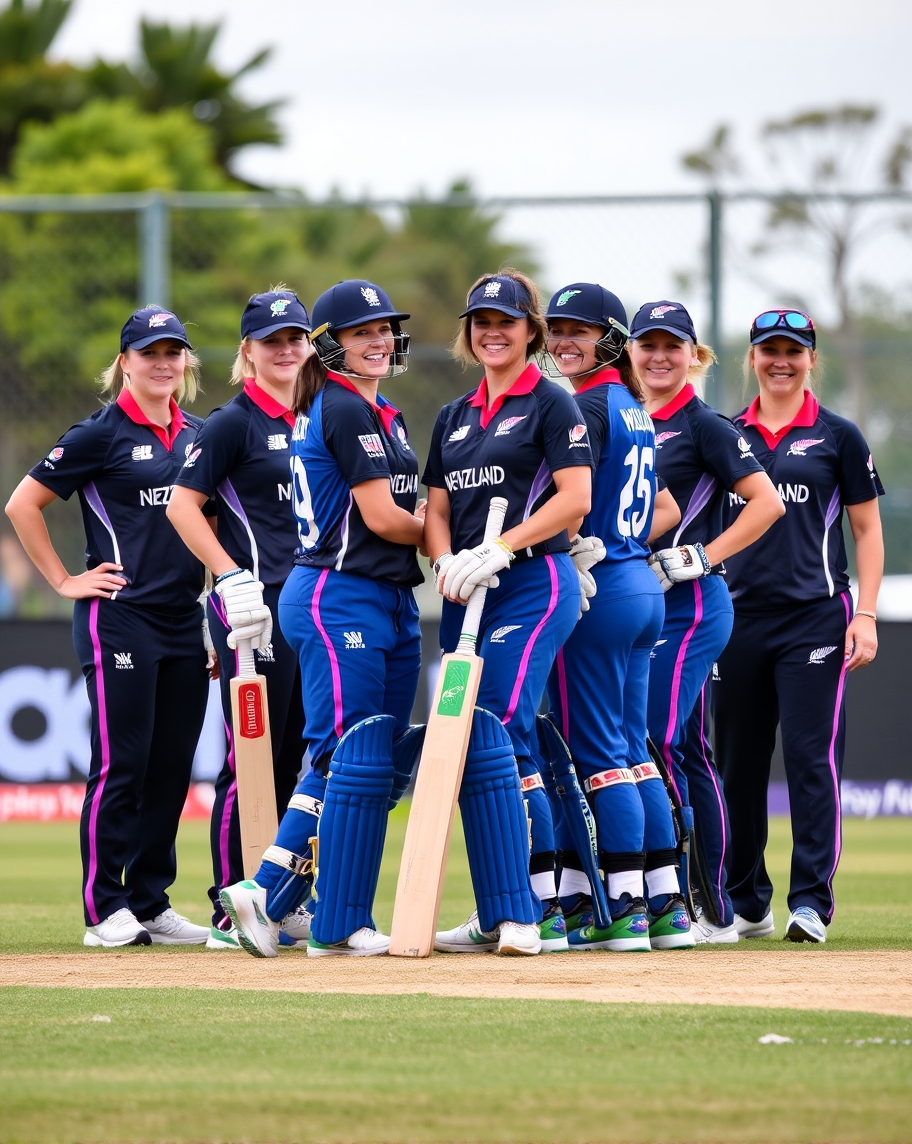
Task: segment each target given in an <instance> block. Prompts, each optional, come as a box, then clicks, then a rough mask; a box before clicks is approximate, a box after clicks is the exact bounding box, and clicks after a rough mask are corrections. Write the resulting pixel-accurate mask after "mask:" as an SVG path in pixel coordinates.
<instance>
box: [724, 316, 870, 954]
mask: <svg viewBox="0 0 912 1144" xmlns="http://www.w3.org/2000/svg"><path fill="white" fill-rule="evenodd" d="M750 342H751V348H750V353H749V357H748V363H749V367H750V369H752V370H753V373H754V375H755V377H756V379H757V383H758V385H759V389H760V392H759V396H758V397H756V398H755V400H754V401H753V402H752V403H751V404H750V405H749V406H748V407H747V409H745V410H744V411H743V412H741V413H739V414H738V416H737V417H736V418H735V425H736V426H737V428H738V429H739V430H740V432H741V433H742V434H743V435H744V437H745V439H746V440H747V441H748V442H749V443H750V445H751V448H752V451H753V452H754V454H755V455H756V456H757V459H758V460H759V461H760V462H761V463H762V465H763V467H764V468H765V469H766V471H767V472H768V473H769V475H770V477H771V479H772V481H773V483H774V485H775V486H776V488H777V489H778V492H779V495H780V497H781V498H782V500H783V501H784V502H785V505H786V509H787V511H786V513H785V516H784V518H783V519H782V520H779V521H777V522H776V523H775V524H774V525H773V527H772V528H771V529H770V530H769V532H767V533H766V534H765V535H764V536H762V537H760V539H759V540H757V541H756V543H754V544H753V545H751V547H750V548H748V549H746V550H744V551H742V552H739V553H738V554H737V556H735V557H733V558H731V559H729V560H728V581H729V587H730V590H731V594H732V599H733V601H734V608H735V621H734V629H733V631H732V637H731V639H730V641H729V643H728V647H727V648H726V649H725V651H724V652H723V653H722V655H721V656H720V658H719V665H718V677H719V678H718V680H717V681H716V680H714V682H713V685H712V686H713V692H714V713H715V726H716V750H717V756H718V759H719V769H720V771H721V773H722V777H723V779H724V781H725V793H726V796H727V799H728V808H729V814H730V816H731V826H732V846H731V866H730V871H729V879H728V886H729V892H730V893H731V897H732V902H733V904H734V907H735V910H736V911H737V915H738V917H737V919H736V921H737V923H738V927H739V930H740V932H741V933H742V934H743V935H745V936H748V937H752V936H756V937H765V936H768V935H769V934H772V933H773V932H774V929H775V927H774V922H773V915H772V912H771V910H770V908H769V907H770V899H771V896H772V891H773V887H772V884H771V882H770V879H769V875H768V873H767V870H766V865H765V863H764V858H763V852H764V849H765V847H766V838H767V810H766V794H767V784H768V782H769V772H770V759H771V756H772V753H773V747H774V744H775V738H776V727H777V725H778V726H779V729H780V734H781V739H782V754H783V759H784V762H785V770H786V776H787V778H788V784H789V800H790V805H791V819H792V840H793V844H792V868H791V878H790V885H789V896H788V906H789V910H790V913H789V918H788V922H787V923H786V928H785V936H786V937H787V938H789V939H791V940H792V941H810V942H824V941H826V927H827V926H828V925H829V924H830V921H831V920H832V917H833V908H834V899H833V876H834V874H835V873H836V866H837V864H838V862H839V854H840V851H841V848H842V826H841V815H840V803H839V784H840V777H841V774H842V760H843V750H844V741H845V740H844V735H845V714H844V710H843V688H844V686H845V676H846V671H854V670H855V669H856V668H858V667H862V666H864V665H865V664H868V663H870V662H871V660H872V659H873V658H874V656H875V655H876V654H877V614H876V607H877V594H878V591H879V588H880V581H881V576H882V573H883V534H882V531H881V526H880V513H879V510H878V506H877V498H878V496H882V495H883V491H884V490H883V485H882V484H881V482H880V478H879V477H878V475H877V471H876V469H875V468H874V462H873V460H872V458H871V452H870V450H869V449H868V446H867V444H866V443H865V440H864V438H863V436H862V435H861V433H860V431H859V430H858V428H857V426H855V425H853V424H852V422H851V421H847V420H846V419H845V418H844V417H839V416H837V414H835V413H832V412H831V411H830V410H828V409H825V408H824V407H823V406H822V405H820V404H819V403H818V401H817V398H816V397H815V396H814V394H813V393H812V391H811V388H810V381H811V373H812V370H813V368H814V366H815V364H816V362H817V335H816V331H815V329H814V323H813V322H812V321H811V319H810V318H809V317H808V315H807V314H805V313H804V312H803V311H801V310H791V309H773V310H766V311H764V313H762V314H760V315H759V316H758V317H757V318H755V319H754V322H753V325H752V326H751V331H750ZM843 509H845V512H846V515H847V516H848V518H849V527H850V529H851V531H852V537H853V539H854V541H855V561H856V566H857V569H858V607H857V608H856V609H853V606H852V598H851V596H850V595H849V578H848V575H847V572H846V548H845V541H844V538H843V531H842V519H843ZM746 513H747V507H744V506H742V505H741V503H740V501H739V500H738V499H737V498H731V499H730V502H729V504H728V505H726V508H725V515H726V519H727V520H728V521H731V522H732V525H733V526H734V525H737V524H738V522H739V521H740V520H741V519H742V518H743V517H744V516H745V515H746Z"/></svg>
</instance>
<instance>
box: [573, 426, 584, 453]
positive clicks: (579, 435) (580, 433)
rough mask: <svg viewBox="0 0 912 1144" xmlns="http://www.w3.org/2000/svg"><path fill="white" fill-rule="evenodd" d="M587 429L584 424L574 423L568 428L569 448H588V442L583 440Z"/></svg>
mask: <svg viewBox="0 0 912 1144" xmlns="http://www.w3.org/2000/svg"><path fill="white" fill-rule="evenodd" d="M588 432H589V430H588V429H587V428H586V426H585V425H574V426H573V428H572V429H571V430H570V448H571V449H588V448H589V442H588V441H586V440H585V437H586V434H587V433H588Z"/></svg>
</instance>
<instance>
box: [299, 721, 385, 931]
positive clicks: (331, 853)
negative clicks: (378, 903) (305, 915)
mask: <svg viewBox="0 0 912 1144" xmlns="http://www.w3.org/2000/svg"><path fill="white" fill-rule="evenodd" d="M395 727H396V721H395V719H393V717H392V716H391V715H378V716H374V717H373V718H370V719H363V720H362V721H361V722H360V723H356V724H355V726H354V727H352V728H351V729H350V730H349V731H346V733H345V734H344V735H343V736H342V738H341V739H340V740H339V743H338V745H337V746H336V749H335V751H333V756H332V761H331V762H330V764H329V779H328V781H327V784H326V795H325V798H324V800H323V814H322V815H321V816H320V829H319V833H318V839H319V853H318V856H317V882H316V886H315V888H314V896H315V898H316V899H317V908H316V913H315V915H314V920H313V923H312V925H311V933H312V934H313V936H314V937H315V938H316V940H317V941H318V942H321V943H322V944H324V945H332V944H334V943H335V942H339V941H344V940H345V939H346V938H348V937H351V935H352V934H353V933H355V931H356V930H359V929H361V928H362V926H370V927H371V928H374V921H373V918H372V916H371V910H372V909H373V904H374V894H375V893H376V890H377V878H378V876H379V874H380V859H381V857H382V855H383V842H384V839H385V838H386V823H387V819H388V817H389V800H390V792H391V791H392V789H393V776H394V769H393V732H394V730H395Z"/></svg>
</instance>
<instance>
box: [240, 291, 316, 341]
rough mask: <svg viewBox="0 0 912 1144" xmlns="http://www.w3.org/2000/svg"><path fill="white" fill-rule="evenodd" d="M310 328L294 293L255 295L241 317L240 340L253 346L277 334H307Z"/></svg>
mask: <svg viewBox="0 0 912 1144" xmlns="http://www.w3.org/2000/svg"><path fill="white" fill-rule="evenodd" d="M310 328H311V327H310V318H308V316H307V311H306V310H305V309H304V305H303V303H302V302H301V300H300V298H299V297H298V296H297V294H295V293H294V291H293V290H270V291H269V292H268V293H266V294H254V295H253V296H252V297H251V299H250V301H249V302H248V303H247V307H246V309H245V310H244V313H243V314H242V315H241V337H242V338H253V340H254V341H255V342H258V341H260V340H261V339H263V338H268V337H269V335H270V334H277V333H278V332H279V330H305V331H306V332H307V333H308V334H309V333H310Z"/></svg>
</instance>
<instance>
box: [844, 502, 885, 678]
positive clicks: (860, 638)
mask: <svg viewBox="0 0 912 1144" xmlns="http://www.w3.org/2000/svg"><path fill="white" fill-rule="evenodd" d="M846 513H847V514H848V517H849V527H850V528H851V530H852V537H853V539H854V541H855V565H856V568H857V569H858V608H857V610H856V612H855V616H854V618H853V620H852V622H851V623H850V624H849V626H848V629H847V631H846V642H845V654H846V655H847V656H849V657H850V658H849V662H848V664H847V667H848V669H849V671H854V670H855V668H856V667H863V666H864V665H865V664H867V663H870V662H871V660H872V659H873V658H874V657H875V656H876V655H877V622H876V620H874V619H873V618H872V617H871V616H870V615H862V613H863V612H871V613H873V614H874V615H876V614H877V596H878V593H879V592H880V581H881V579H882V578H883V566H884V544H883V529H882V528H881V524H880V508H879V506H878V503H877V498H876V497H875V498H874V499H873V500H868V501H863V502H862V503H861V504H850V505H846Z"/></svg>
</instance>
